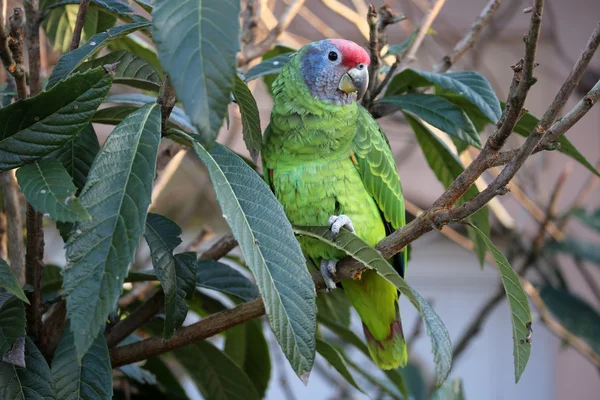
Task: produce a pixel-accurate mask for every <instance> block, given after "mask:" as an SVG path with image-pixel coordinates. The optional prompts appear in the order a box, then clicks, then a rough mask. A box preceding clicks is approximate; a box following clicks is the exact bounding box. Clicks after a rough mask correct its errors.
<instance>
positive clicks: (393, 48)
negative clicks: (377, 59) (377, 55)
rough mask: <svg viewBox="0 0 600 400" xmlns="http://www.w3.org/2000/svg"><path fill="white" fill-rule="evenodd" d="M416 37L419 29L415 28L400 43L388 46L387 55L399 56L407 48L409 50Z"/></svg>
mask: <svg viewBox="0 0 600 400" xmlns="http://www.w3.org/2000/svg"><path fill="white" fill-rule="evenodd" d="M416 37H417V31H416V30H415V31H414V32H413V33H411V34H410V36H408V37H407V38H406V39H405V40H404V41H403V42H400V43H398V44H391V45H390V46H389V47H388V51H387V53H386V55H385V56H388V55H396V56H397V55H399V54H402V53H404V52H405V51H406V50H408V48H409V47H410V45H411V44H412V42H414V40H415V38H416Z"/></svg>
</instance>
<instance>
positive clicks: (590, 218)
mask: <svg viewBox="0 0 600 400" xmlns="http://www.w3.org/2000/svg"><path fill="white" fill-rule="evenodd" d="M572 212H573V215H575V216H576V217H577V218H579V219H580V220H581V222H583V223H584V224H586V225H587V226H589V227H590V228H592V229H595V230H597V231H600V208H597V209H596V211H594V212H593V213H592V214H587V213H586V212H585V210H584V209H583V208H576V209H574V210H572Z"/></svg>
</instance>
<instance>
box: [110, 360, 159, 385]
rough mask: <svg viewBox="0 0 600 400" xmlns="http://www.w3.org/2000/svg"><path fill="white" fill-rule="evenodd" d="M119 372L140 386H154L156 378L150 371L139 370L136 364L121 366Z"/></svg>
mask: <svg viewBox="0 0 600 400" xmlns="http://www.w3.org/2000/svg"><path fill="white" fill-rule="evenodd" d="M119 371H121V372H122V373H124V374H125V376H127V378H129V379H131V380H134V381H136V382H138V383H141V384H142V385H156V376H154V374H153V373H152V372H150V371H146V370H145V369H143V368H140V367H139V366H137V365H136V364H129V365H123V366H122V367H119Z"/></svg>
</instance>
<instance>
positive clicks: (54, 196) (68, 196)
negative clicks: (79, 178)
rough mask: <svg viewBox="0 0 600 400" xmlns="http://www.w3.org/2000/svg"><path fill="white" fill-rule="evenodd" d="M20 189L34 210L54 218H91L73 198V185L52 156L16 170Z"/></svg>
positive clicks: (77, 200) (74, 188) (69, 220)
mask: <svg viewBox="0 0 600 400" xmlns="http://www.w3.org/2000/svg"><path fill="white" fill-rule="evenodd" d="M17 180H18V181H19V186H20V188H21V191H22V192H23V194H24V195H25V198H26V199H27V201H28V202H29V204H31V206H32V207H33V208H34V209H35V210H36V211H38V212H41V213H43V214H49V215H50V217H51V218H52V219H53V220H55V221H63V222H76V221H83V220H89V219H91V217H90V215H89V214H88V212H87V210H86V209H85V208H84V207H83V206H82V205H81V203H80V202H79V199H78V198H77V197H75V192H76V191H77V188H76V187H75V185H74V184H73V181H72V180H71V177H70V176H69V173H68V172H67V170H65V168H64V167H63V166H62V164H61V163H60V162H59V161H58V160H56V159H53V158H48V159H45V160H41V161H36V162H34V163H32V164H28V165H25V166H23V167H21V168H19V169H18V170H17Z"/></svg>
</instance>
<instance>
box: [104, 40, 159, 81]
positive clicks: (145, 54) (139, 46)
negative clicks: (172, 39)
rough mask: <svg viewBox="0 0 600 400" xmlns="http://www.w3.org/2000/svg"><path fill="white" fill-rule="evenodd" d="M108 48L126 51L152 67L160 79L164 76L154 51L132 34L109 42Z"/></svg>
mask: <svg viewBox="0 0 600 400" xmlns="http://www.w3.org/2000/svg"><path fill="white" fill-rule="evenodd" d="M108 48H109V49H110V50H112V51H117V50H127V51H129V52H130V53H133V54H135V55H136V56H138V57H140V58H141V59H143V60H145V61H146V62H148V64H150V65H152V66H153V67H154V70H155V71H156V73H157V74H158V75H159V77H160V78H162V77H163V76H164V72H163V69H162V65H161V64H160V61H158V55H156V49H155V48H154V46H152V45H151V44H150V43H148V42H146V41H145V40H143V39H142V38H139V37H138V36H136V35H134V34H129V35H127V36H123V37H120V38H118V39H115V40H111V41H110V42H109V43H108Z"/></svg>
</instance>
